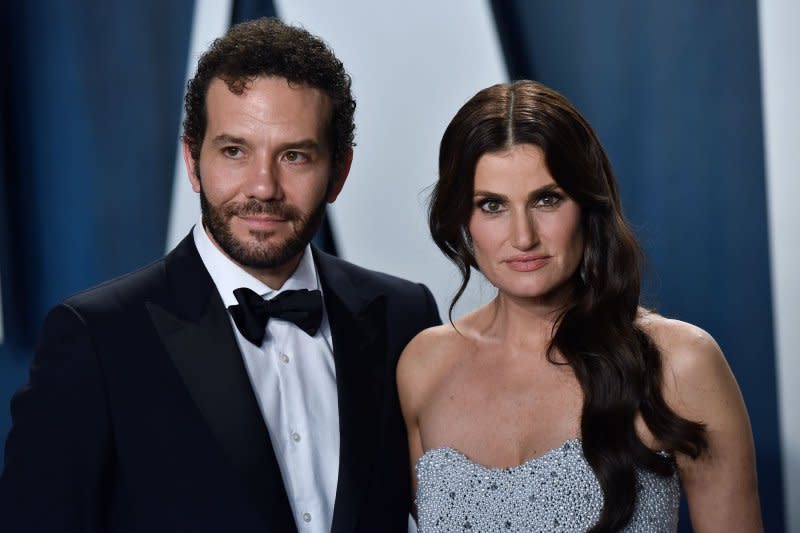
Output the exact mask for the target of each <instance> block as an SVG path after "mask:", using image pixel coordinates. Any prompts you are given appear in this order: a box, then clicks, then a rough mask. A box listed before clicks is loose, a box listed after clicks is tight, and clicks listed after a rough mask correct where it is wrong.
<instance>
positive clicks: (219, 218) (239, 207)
mask: <svg viewBox="0 0 800 533" xmlns="http://www.w3.org/2000/svg"><path fill="white" fill-rule="evenodd" d="M200 209H201V212H202V219H203V226H205V227H206V229H207V230H208V231H209V232H210V233H211V236H212V237H213V238H214V240H215V241H216V243H217V244H218V245H219V247H220V248H222V251H223V252H225V254H226V255H227V256H228V257H230V258H231V259H233V260H234V261H236V262H237V263H239V264H240V265H242V266H245V267H249V268H256V269H272V268H278V267H281V266H283V265H285V264H286V263H288V262H289V261H291V260H292V259H294V258H295V257H296V256H297V255H298V254H300V253H301V252H302V251H303V249H304V248H305V247H306V245H307V244H308V243H309V242H311V239H312V238H313V237H314V234H315V233H316V231H317V228H319V225H320V223H321V222H322V217H324V216H325V199H324V198H323V200H322V202H320V204H319V205H318V206H317V207H315V208H314V209H313V210H312V211H311V213H310V214H309V215H308V216H304V215H303V213H302V212H301V211H300V210H299V209H297V208H296V207H294V206H292V205H289V204H286V203H284V202H282V201H279V200H267V201H260V200H255V199H252V200H249V201H247V202H244V203H235V204H228V205H224V206H219V207H214V206H212V205H211V203H210V202H209V201H208V198H207V197H206V195H205V191H203V187H202V185H201V187H200ZM237 215H244V216H247V215H272V216H277V217H280V218H281V219H283V220H285V221H287V222H288V223H290V224H291V225H292V226H293V227H294V228H296V229H295V231H294V232H293V233H292V234H291V235H289V236H288V237H287V238H286V239H285V240H284V241H283V242H278V243H274V244H268V243H267V240H268V239H269V238H270V237H271V236H272V235H273V233H274V232H272V231H257V230H250V235H251V236H252V237H254V238H255V241H256V242H244V241H241V240H239V239H238V238H236V237H235V236H234V235H233V232H232V231H231V228H230V220H231V218H232V217H234V216H237Z"/></svg>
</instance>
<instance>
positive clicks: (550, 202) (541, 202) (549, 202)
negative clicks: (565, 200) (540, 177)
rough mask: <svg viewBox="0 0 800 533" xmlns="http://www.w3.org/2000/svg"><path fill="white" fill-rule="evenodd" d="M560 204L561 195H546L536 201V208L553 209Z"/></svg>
mask: <svg viewBox="0 0 800 533" xmlns="http://www.w3.org/2000/svg"><path fill="white" fill-rule="evenodd" d="M560 202H561V195H559V194H556V193H547V194H545V195H544V196H542V197H540V198H539V199H538V200H537V201H536V206H537V207H555V206H557V205H558V204H559V203H560Z"/></svg>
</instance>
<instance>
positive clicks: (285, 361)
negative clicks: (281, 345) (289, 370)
mask: <svg viewBox="0 0 800 533" xmlns="http://www.w3.org/2000/svg"><path fill="white" fill-rule="evenodd" d="M280 358H281V361H283V362H284V363H288V362H289V356H288V355H286V354H285V353H281V355H280Z"/></svg>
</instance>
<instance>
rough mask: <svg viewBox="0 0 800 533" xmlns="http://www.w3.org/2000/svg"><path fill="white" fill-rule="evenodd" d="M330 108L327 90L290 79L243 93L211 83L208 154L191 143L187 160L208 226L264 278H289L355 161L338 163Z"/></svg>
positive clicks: (260, 83)
mask: <svg viewBox="0 0 800 533" xmlns="http://www.w3.org/2000/svg"><path fill="white" fill-rule="evenodd" d="M330 112H331V111H330V101H329V98H328V96H327V95H325V94H324V93H323V92H322V91H320V90H318V89H314V88H310V87H307V86H304V85H294V84H292V85H290V84H289V83H288V82H287V80H286V79H284V78H279V77H259V78H256V79H255V80H254V81H252V82H251V83H249V84H248V86H247V89H246V90H245V91H244V92H243V93H242V94H241V95H237V94H234V93H232V92H231V91H230V90H229V89H228V86H227V85H226V84H225V82H223V81H222V80H220V79H214V80H212V82H211V84H210V85H209V88H208V94H207V96H206V113H207V119H208V120H207V127H206V133H205V137H204V138H203V144H202V148H201V150H200V159H199V161H198V162H195V161H194V160H193V159H192V158H191V155H190V154H189V150H188V146H186V145H184V159H185V160H186V165H187V169H188V171H189V177H190V180H191V182H192V188H193V189H194V190H195V192H199V193H200V195H201V207H202V211H203V224H204V226H205V228H206V230H207V232H208V233H209V234H210V236H211V238H212V240H213V241H214V242H215V243H216V245H217V246H218V247H219V248H220V249H221V250H222V251H223V252H224V253H225V254H227V255H228V256H229V257H230V258H231V259H233V260H234V261H236V262H237V263H239V264H240V265H242V266H243V267H245V269H246V270H248V271H251V273H254V274H256V276H257V277H261V276H259V274H264V275H265V276H267V277H268V278H270V276H272V277H274V275H275V274H279V275H278V278H282V279H278V280H277V282H278V284H282V282H283V280H285V278H286V277H288V275H290V274H291V272H292V271H293V270H294V268H295V266H296V264H297V261H299V258H300V254H301V252H302V251H303V248H304V247H305V246H306V244H308V242H309V241H310V240H311V238H312V237H313V235H314V232H315V231H316V229H317V227H318V226H319V222H320V220H321V218H322V215H323V213H324V208H325V203H326V202H332V201H334V200H335V199H336V196H337V195H338V194H339V191H340V190H341V188H342V185H343V184H344V179H345V177H346V175H347V170H348V169H349V160H348V161H347V162H346V163H345V165H343V166H342V167H340V168H339V169H338V172H334V171H333V170H332V168H331V147H330V146H329V143H328V141H327V135H326V127H327V124H328V121H329V117H330ZM287 272H288V273H287ZM283 274H286V275H285V276H284V275H283ZM273 281H274V280H273Z"/></svg>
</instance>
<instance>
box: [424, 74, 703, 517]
mask: <svg viewBox="0 0 800 533" xmlns="http://www.w3.org/2000/svg"><path fill="white" fill-rule="evenodd" d="M520 144H533V145H536V146H538V147H539V148H541V149H542V151H543V152H544V155H545V161H546V163H547V168H548V169H549V171H550V174H551V175H552V176H553V179H554V180H555V181H556V182H557V183H558V185H559V186H560V187H561V188H563V189H564V190H565V191H566V193H567V194H568V195H569V196H570V197H571V198H572V199H573V200H575V201H576V202H577V203H578V205H580V207H581V223H582V229H583V236H584V251H583V260H582V263H581V267H580V269H579V270H578V271H576V272H575V274H574V276H573V278H572V283H573V285H574V289H573V292H572V298H571V299H570V301H569V302H568V304H567V305H566V307H565V308H564V309H563V311H562V313H561V315H560V317H559V320H558V321H557V322H556V327H555V328H554V331H553V338H552V340H551V343H550V346H549V349H548V354H547V357H548V359H549V360H550V361H551V362H553V363H554V364H555V361H554V360H553V358H552V355H553V352H554V351H557V352H558V353H560V354H561V355H562V356H563V357H564V358H565V359H566V361H567V364H569V365H570V366H571V367H572V369H573V371H574V372H575V376H576V377H577V379H578V381H579V382H580V384H581V388H582V389H583V395H584V402H583V412H582V415H581V438H582V442H583V453H584V455H585V457H586V460H587V462H588V463H589V465H590V466H591V467H592V469H593V470H594V473H595V475H596V476H597V479H598V481H599V483H600V487H601V488H602V490H603V496H604V502H605V503H604V506H603V511H602V514H601V515H600V518H599V520H598V522H597V523H596V524H595V526H594V527H593V529H592V530H591V531H593V532H604V531H616V530H618V529H620V528H623V527H625V525H626V524H628V522H629V521H630V519H631V516H632V514H633V511H634V508H635V504H636V468H637V467H641V468H645V469H648V470H650V471H653V472H655V473H656V474H658V475H661V476H670V475H672V474H673V473H674V471H675V463H674V460H673V459H671V458H668V457H665V456H663V455H661V454H658V453H656V452H654V451H653V450H651V449H649V448H648V447H647V446H645V445H644V443H642V441H641V440H640V439H639V437H638V435H637V434H636V430H635V427H634V422H635V420H636V416H637V414H638V413H641V415H642V417H643V419H644V421H645V423H646V424H647V427H648V428H649V430H650V431H651V432H652V433H653V435H654V436H655V437H656V438H657V439H658V441H659V442H660V443H661V444H663V445H664V446H665V448H666V449H667V450H668V451H670V452H681V453H684V454H686V455H689V456H690V457H693V458H696V457H698V456H699V455H700V454H701V453H702V452H703V451H705V450H706V449H707V440H706V432H705V427H704V425H703V424H700V423H697V422H692V421H689V420H686V419H685V418H682V417H680V416H678V415H677V414H676V413H675V412H674V411H673V410H672V409H670V407H669V406H668V405H667V404H666V402H665V401H664V397H663V395H662V392H661V385H662V363H661V354H660V352H659V350H658V348H657V347H656V345H655V344H654V343H653V341H652V339H651V338H650V337H649V336H648V335H647V334H646V333H645V332H644V331H642V329H641V328H639V327H638V326H637V325H636V317H637V312H638V307H639V288H640V279H641V263H642V257H643V254H642V251H641V248H640V246H639V244H638V242H637V241H636V238H635V236H634V234H633V231H632V230H631V228H630V226H629V225H628V223H627V221H626V220H625V217H624V216H623V214H622V207H621V205H620V199H619V190H618V188H617V183H616V180H615V178H614V175H613V172H612V170H611V164H610V163H609V161H608V158H607V157H606V154H605V151H604V150H603V147H602V146H601V144H600V141H599V140H598V139H597V136H596V135H595V133H594V131H593V130H592V127H591V126H590V125H589V123H588V122H586V120H585V119H584V118H583V117H582V116H581V115H580V113H578V111H577V110H576V109H575V108H574V107H573V106H572V105H571V104H570V103H569V101H567V99H566V98H564V97H563V96H561V95H560V94H558V93H557V92H555V91H553V90H552V89H549V88H547V87H545V86H544V85H542V84H540V83H537V82H534V81H528V80H522V81H517V82H514V83H512V84H500V85H494V86H492V87H489V88H486V89H484V90H482V91H480V92H478V94H476V95H475V96H473V97H472V98H471V99H470V100H469V101H468V102H467V103H466V104H464V106H463V107H462V108H461V109H460V110H459V111H458V113H457V114H456V116H455V117H454V118H453V120H452V121H451V122H450V125H449V126H448V127H447V130H446V131H445V133H444V136H443V137H442V142H441V146H440V149H439V181H438V182H437V184H436V186H435V188H434V190H433V192H432V195H431V203H430V210H429V225H430V230H431V234H432V236H433V240H434V241H435V242H436V244H437V245H438V246H439V248H440V249H441V250H442V252H444V254H445V255H447V257H449V258H450V259H451V260H452V261H453V262H455V264H456V266H458V268H459V270H460V272H461V275H462V283H461V286H460V288H459V290H458V292H457V293H456V296H455V297H454V298H453V301H452V303H451V305H450V315H451V320H452V311H453V306H454V305H455V302H456V301H457V300H458V298H459V297H460V296H461V295H462V294H463V292H464V289H465V288H466V286H467V283H468V282H469V279H470V269H471V268H478V265H477V264H476V262H475V257H474V255H473V251H472V243H471V239H470V236H469V232H468V231H467V227H468V223H469V219H470V216H471V213H472V208H473V205H472V204H473V200H472V197H473V183H474V175H475V166H476V164H477V162H478V159H479V158H480V157H481V156H482V155H483V154H486V153H492V152H499V151H504V150H507V149H509V148H511V147H512V146H515V145H520Z"/></svg>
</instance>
